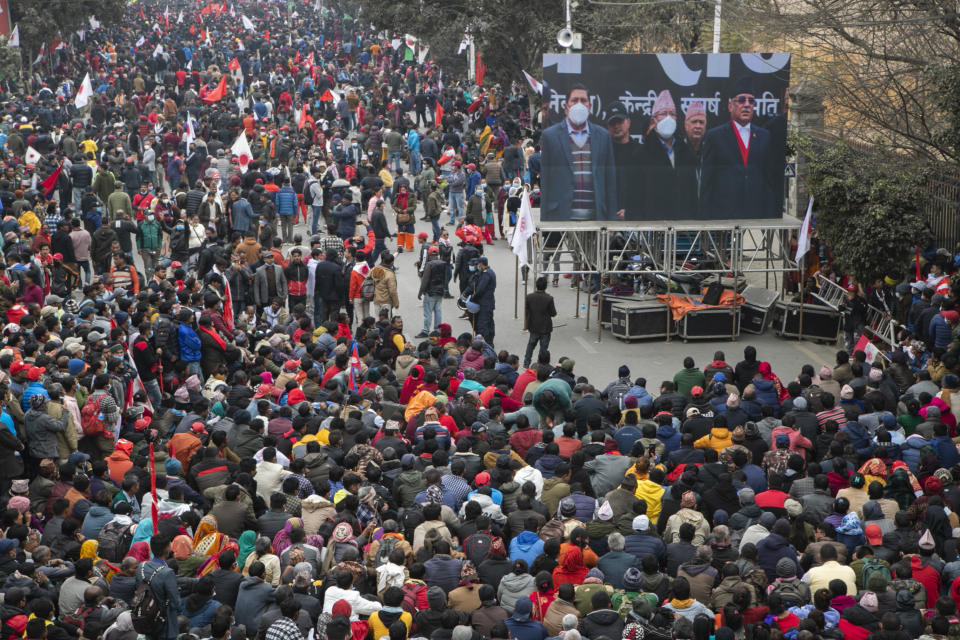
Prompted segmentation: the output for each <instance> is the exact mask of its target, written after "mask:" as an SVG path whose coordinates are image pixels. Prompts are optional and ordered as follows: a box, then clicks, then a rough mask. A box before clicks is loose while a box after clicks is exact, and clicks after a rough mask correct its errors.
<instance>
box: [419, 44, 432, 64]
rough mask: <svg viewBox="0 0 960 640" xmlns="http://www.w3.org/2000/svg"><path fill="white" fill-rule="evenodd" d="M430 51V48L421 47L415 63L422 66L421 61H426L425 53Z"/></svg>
mask: <svg viewBox="0 0 960 640" xmlns="http://www.w3.org/2000/svg"><path fill="white" fill-rule="evenodd" d="M429 51H430V47H421V48H420V53H419V54H418V55H417V62H419V63H420V64H423V61H424V60H426V59H427V53H428V52H429Z"/></svg>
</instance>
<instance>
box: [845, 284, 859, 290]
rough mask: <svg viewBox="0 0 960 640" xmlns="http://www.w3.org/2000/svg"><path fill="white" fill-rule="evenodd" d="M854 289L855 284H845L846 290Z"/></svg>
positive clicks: (855, 287)
mask: <svg viewBox="0 0 960 640" xmlns="http://www.w3.org/2000/svg"><path fill="white" fill-rule="evenodd" d="M856 290H857V285H855V284H848V285H847V291H856Z"/></svg>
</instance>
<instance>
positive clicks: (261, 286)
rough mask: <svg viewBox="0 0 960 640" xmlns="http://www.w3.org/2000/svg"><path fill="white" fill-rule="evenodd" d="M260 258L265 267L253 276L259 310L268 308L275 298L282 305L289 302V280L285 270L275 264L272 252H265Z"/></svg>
mask: <svg viewBox="0 0 960 640" xmlns="http://www.w3.org/2000/svg"><path fill="white" fill-rule="evenodd" d="M260 257H261V258H262V259H263V265H262V266H260V268H259V269H257V271H256V273H254V274H253V299H254V301H255V302H256V303H257V308H259V309H262V308H264V307H266V306H267V305H269V304H270V301H271V300H273V299H274V298H278V299H279V300H280V303H281V305H282V304H283V303H284V302H286V300H287V278H286V276H284V275H283V269H281V268H280V266H279V265H277V264H274V255H273V252H272V251H264V252H263V253H262V254H261V255H260Z"/></svg>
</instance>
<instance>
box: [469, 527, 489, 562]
mask: <svg viewBox="0 0 960 640" xmlns="http://www.w3.org/2000/svg"><path fill="white" fill-rule="evenodd" d="M491 544H493V537H491V536H490V534H489V533H487V532H486V531H477V532H476V533H475V534H473V535H472V536H469V537H468V538H467V539H466V540H464V541H463V552H464V553H465V554H467V559H469V560H470V562H472V563H473V564H474V566H480V563H481V562H483V561H484V560H486V558H487V556H488V555H489V554H490V545H491Z"/></svg>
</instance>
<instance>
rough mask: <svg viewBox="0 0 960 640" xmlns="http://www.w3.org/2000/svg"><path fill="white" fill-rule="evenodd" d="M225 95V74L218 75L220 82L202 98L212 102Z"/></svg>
mask: <svg viewBox="0 0 960 640" xmlns="http://www.w3.org/2000/svg"><path fill="white" fill-rule="evenodd" d="M225 95H227V76H226V75H222V76H220V84H218V85H217V88H216V89H214V90H213V91H211V92H210V93H208V94H207V95H205V96H204V97H203V98H202V100H203V101H204V102H207V103H213V102H217V101H218V100H220V99H221V98H222V97H223V96H225Z"/></svg>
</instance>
